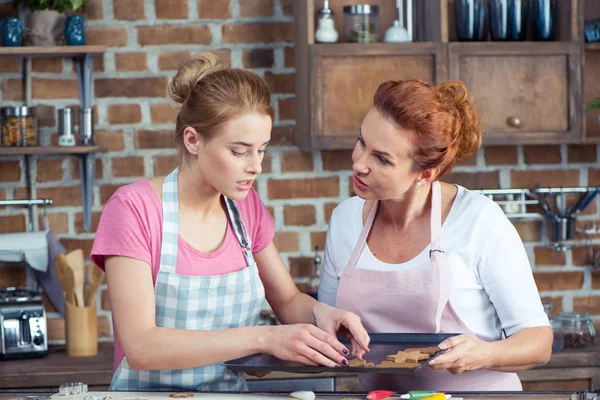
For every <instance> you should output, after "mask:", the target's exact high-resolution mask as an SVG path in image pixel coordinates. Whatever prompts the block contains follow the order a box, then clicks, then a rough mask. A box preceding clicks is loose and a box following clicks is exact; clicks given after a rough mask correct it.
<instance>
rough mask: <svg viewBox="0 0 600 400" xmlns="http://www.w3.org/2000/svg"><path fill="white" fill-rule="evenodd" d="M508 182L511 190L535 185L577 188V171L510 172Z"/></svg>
mask: <svg viewBox="0 0 600 400" xmlns="http://www.w3.org/2000/svg"><path fill="white" fill-rule="evenodd" d="M510 180H511V187H513V188H528V187H533V186H535V185H536V184H538V185H540V186H542V187H561V186H565V187H568V186H579V171H578V170H573V169H566V170H556V171H548V170H542V171H512V172H511V173H510Z"/></svg>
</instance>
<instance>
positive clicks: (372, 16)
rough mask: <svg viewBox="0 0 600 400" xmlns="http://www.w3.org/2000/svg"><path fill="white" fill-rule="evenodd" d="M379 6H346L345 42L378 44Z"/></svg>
mask: <svg viewBox="0 0 600 400" xmlns="http://www.w3.org/2000/svg"><path fill="white" fill-rule="evenodd" d="M379 24H380V23H379V6H373V5H370V4H354V5H350V6H344V40H345V41H346V42H352V43H376V42H377V40H378V39H379Z"/></svg>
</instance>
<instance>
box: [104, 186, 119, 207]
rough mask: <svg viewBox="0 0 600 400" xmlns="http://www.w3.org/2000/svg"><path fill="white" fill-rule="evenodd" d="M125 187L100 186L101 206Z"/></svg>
mask: <svg viewBox="0 0 600 400" xmlns="http://www.w3.org/2000/svg"><path fill="white" fill-rule="evenodd" d="M121 186H123V185H101V186H100V204H105V203H106V202H107V201H108V199H110V197H111V196H112V195H113V193H115V192H116V191H117V189H118V188H120V187H121Z"/></svg>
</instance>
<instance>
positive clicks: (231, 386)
mask: <svg viewBox="0 0 600 400" xmlns="http://www.w3.org/2000/svg"><path fill="white" fill-rule="evenodd" d="M178 172H179V169H178V168H176V169H175V170H174V171H173V172H171V173H170V174H169V175H168V176H167V177H166V178H165V181H164V183H163V187H162V199H163V223H162V246H161V254H160V269H159V271H158V277H157V279H156V285H155V288H154V293H155V296H156V325H157V326H161V327H165V328H175V329H193V330H216V329H229V328H236V327H240V326H252V325H255V324H256V321H257V320H258V316H259V314H260V310H261V308H262V304H263V302H264V299H265V291H264V287H263V285H262V282H261V280H260V278H259V276H258V270H257V267H256V263H255V261H254V257H253V256H252V251H251V249H252V243H251V240H250V236H249V235H248V233H247V230H246V226H245V224H244V221H243V220H242V217H241V215H240V212H239V209H238V207H237V205H236V204H235V202H233V201H232V200H230V199H228V198H226V197H225V202H226V204H227V212H228V214H229V220H230V221H231V223H232V226H233V228H234V231H235V234H236V236H237V238H238V241H239V242H240V244H241V246H242V249H243V253H244V258H245V260H246V263H247V265H248V266H247V267H246V268H244V269H243V270H241V271H238V272H232V273H229V274H224V275H216V276H183V275H178V274H177V273H176V271H175V265H176V260H177V240H178V236H179V200H178V195H177V176H178ZM148 351H152V349H148ZM153 389H154V390H156V389H163V390H173V391H180V390H181V391H197V392H200V391H233V392H236V391H244V390H247V386H246V381H245V379H244V378H243V375H242V374H241V373H235V372H233V371H231V370H229V369H228V368H226V367H225V366H224V365H222V364H214V365H208V366H205V367H198V368H191V369H183V370H151V371H135V370H133V369H131V368H130V367H129V364H128V363H127V359H126V358H123V361H122V362H121V364H120V365H119V367H118V368H117V370H116V372H115V374H114V376H113V379H112V382H111V385H110V390H121V391H126V390H129V391H142V390H153Z"/></svg>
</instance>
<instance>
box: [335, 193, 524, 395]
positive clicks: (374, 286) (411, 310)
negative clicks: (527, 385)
mask: <svg viewBox="0 0 600 400" xmlns="http://www.w3.org/2000/svg"><path fill="white" fill-rule="evenodd" d="M377 205H378V202H375V204H373V208H372V209H371V211H370V213H369V216H368V218H367V221H366V223H365V225H364V228H363V230H362V232H361V234H360V236H359V238H358V242H357V244H356V247H354V250H353V252H352V255H351V256H350V260H349V261H348V265H347V266H346V268H345V269H344V271H343V273H342V276H341V277H338V279H339V280H340V282H339V287H338V292H337V298H336V307H339V308H341V309H344V310H348V311H351V312H353V313H355V314H357V315H358V316H360V318H361V320H362V323H363V324H364V326H365V329H366V330H367V332H370V333H470V334H472V332H471V331H470V330H469V328H468V327H467V326H466V325H465V324H464V323H463V322H462V321H461V319H460V317H459V316H458V315H457V314H456V312H455V311H454V310H453V308H452V305H451V304H450V302H449V299H450V285H451V273H452V271H451V267H450V264H449V261H448V256H447V255H446V254H445V253H444V252H443V250H442V249H443V247H442V237H441V230H442V221H441V220H442V215H441V214H442V211H441V193H440V183H439V182H434V183H433V185H432V201H431V250H430V251H429V257H430V264H429V265H430V268H429V269H418V270H408V271H380V270H372V269H364V268H358V267H357V266H356V263H357V261H358V260H359V258H360V254H361V253H362V250H363V248H364V246H365V243H366V238H367V235H368V234H369V231H370V229H371V226H372V225H373V220H374V219H375V214H376V211H377ZM465 228H467V227H465ZM384 351H390V349H385V350H384ZM391 351H393V350H391ZM386 354H390V353H386ZM367 358H368V354H367ZM359 379H360V384H361V388H362V389H363V390H378V389H386V390H394V391H397V392H402V393H405V392H407V391H409V390H439V391H520V390H522V387H521V382H520V380H519V378H518V376H517V374H515V373H508V372H499V371H490V370H477V371H468V372H463V373H462V374H458V375H452V374H451V373H450V372H448V371H447V370H439V371H435V370H432V369H431V368H429V367H427V366H425V367H423V368H422V369H421V370H420V371H418V372H417V373H415V374H361V375H360V378H359Z"/></svg>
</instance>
